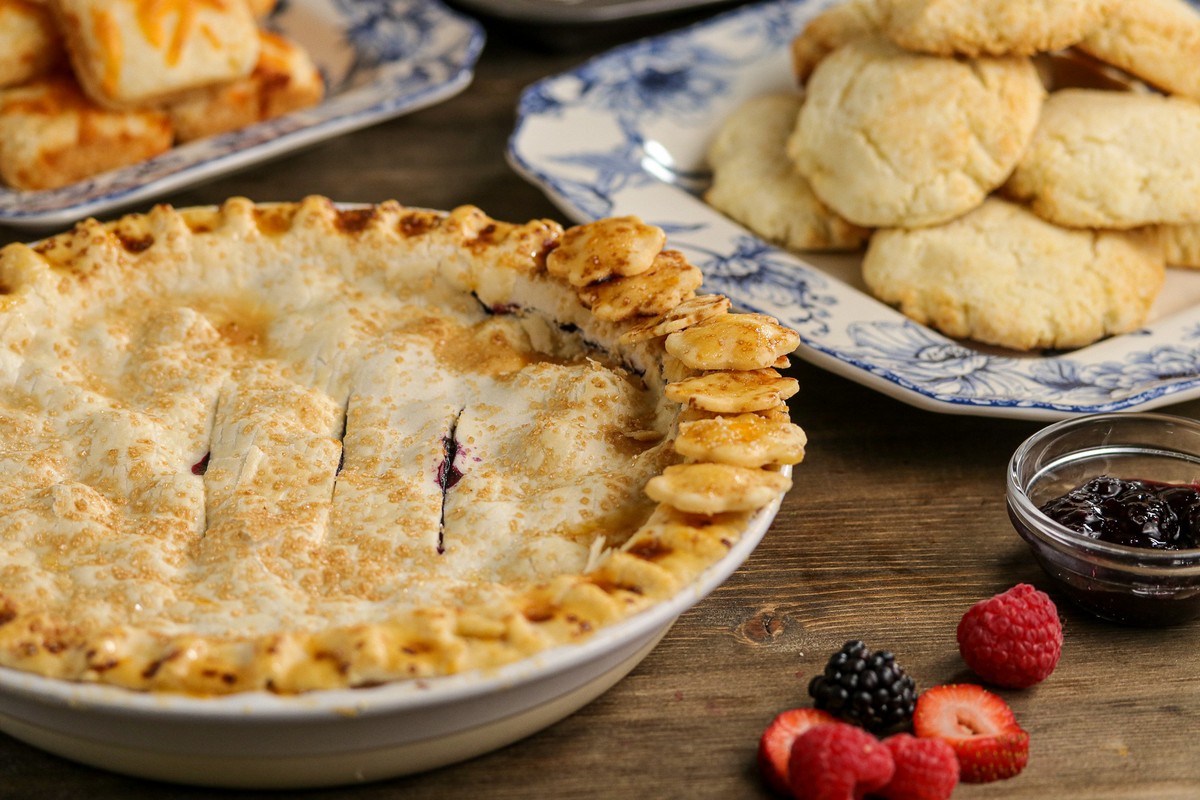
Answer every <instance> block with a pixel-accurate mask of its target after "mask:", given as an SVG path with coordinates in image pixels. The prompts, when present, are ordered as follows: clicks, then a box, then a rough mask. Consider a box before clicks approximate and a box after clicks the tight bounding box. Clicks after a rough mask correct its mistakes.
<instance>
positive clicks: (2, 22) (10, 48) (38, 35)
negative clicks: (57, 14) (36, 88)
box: [0, 0, 63, 87]
mask: <svg viewBox="0 0 1200 800" xmlns="http://www.w3.org/2000/svg"><path fill="white" fill-rule="evenodd" d="M62 60H63V46H62V39H61V37H60V36H59V35H58V29H57V28H56V27H55V25H54V18H53V17H52V16H51V14H50V11H49V10H48V9H47V8H46V7H45V6H43V5H41V4H40V3H34V2H30V0H0V87H3V86H15V85H17V84H19V83H24V82H25V81H27V80H29V79H31V78H36V77H38V76H39V75H44V74H46V73H47V72H49V71H50V69H51V68H53V67H55V66H57V65H58V64H59V63H61V62H62Z"/></svg>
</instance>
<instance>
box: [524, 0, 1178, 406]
mask: <svg viewBox="0 0 1200 800" xmlns="http://www.w3.org/2000/svg"><path fill="white" fill-rule="evenodd" d="M828 5H830V1H829V0H787V1H786V2H768V3H762V4H756V5H749V6H743V7H740V8H738V9H737V10H735V11H732V12H729V13H726V14H723V15H721V16H718V17H716V18H714V19H712V20H709V21H706V22H703V23H700V24H698V25H695V26H692V27H689V28H685V29H682V30H679V31H675V32H672V33H669V34H665V35H662V36H658V37H654V38H650V39H645V40H642V41H638V42H635V43H633V44H630V45H626V46H622V47H620V48H618V49H616V50H613V51H610V52H608V53H606V54H604V55H602V56H600V57H598V58H596V59H593V60H592V61H589V62H587V63H585V64H583V65H582V66H580V67H579V68H577V69H574V70H572V71H570V72H567V73H563V74H561V75H557V76H553V77H550V78H547V79H545V80H543V81H540V82H538V83H535V84H533V85H531V86H530V87H528V88H527V89H526V90H525V92H524V93H523V95H522V97H521V101H520V107H519V109H518V119H517V124H516V128H515V130H514V132H513V134H512V137H511V139H510V141H509V149H508V159H509V162H510V164H511V165H512V166H513V167H514V168H515V169H516V170H517V171H518V172H520V173H521V174H522V175H524V176H525V177H526V178H527V179H528V180H530V181H531V182H533V183H535V184H537V185H539V186H540V187H541V188H542V189H543V190H544V191H545V192H546V194H547V195H548V196H549V197H550V198H551V199H552V200H553V201H554V202H555V203H556V204H557V205H559V206H560V207H561V208H562V209H563V211H564V213H566V214H568V215H570V216H571V217H572V218H573V219H576V220H578V221H587V220H591V219H596V218H598V217H602V216H609V215H624V214H637V215H639V216H641V217H642V218H643V219H645V220H647V221H648V222H652V223H654V224H656V225H659V226H661V227H662V228H664V229H665V230H666V231H667V233H668V235H669V237H670V241H671V246H672V247H676V248H678V249H680V250H682V251H683V252H684V253H685V254H686V255H687V256H688V258H689V259H690V260H691V262H692V263H693V264H695V265H696V266H698V267H700V268H701V269H702V270H703V271H704V275H705V287H706V288H707V289H708V290H709V291H714V292H720V293H722V294H726V295H728V296H729V297H730V298H731V299H733V300H734V302H735V303H737V304H738V305H740V306H742V307H743V308H746V309H749V310H754V311H760V312H763V313H767V314H771V315H773V316H776V317H779V318H780V319H781V320H782V321H784V322H785V323H786V324H788V325H790V326H792V327H794V328H795V329H796V330H798V331H799V332H800V335H801V344H800V348H799V349H798V350H797V355H798V356H800V357H801V358H804V359H805V360H808V361H810V362H812V363H814V364H817V365H819V366H821V367H824V368H826V369H829V370H831V371H833V372H836V373H838V374H841V375H844V376H846V377H848V378H850V379H852V380H855V381H857V382H859V383H862V384H864V385H866V386H870V387H872V388H874V389H876V390H879V391H881V392H884V393H886V394H888V395H891V396H893V397H896V398H898V399H900V400H903V401H905V402H907V403H910V404H912V405H915V406H918V407H921V408H925V409H929V410H933V411H939V412H947V413H958V414H975V415H986V416H996V417H1010V418H1021V419H1060V418H1064V417H1068V416H1072V415H1076V414H1087V413H1095V412H1101V411H1122V410H1133V409H1137V410H1147V409H1150V408H1154V407H1158V406H1162V405H1166V404H1169V403H1176V402H1181V401H1183V400H1187V399H1191V398H1194V397H1197V396H1200V273H1198V272H1192V271H1184V270H1170V271H1169V273H1170V274H1169V275H1168V279H1167V285H1166V287H1165V288H1164V290H1163V292H1162V294H1161V296H1160V298H1159V300H1158V302H1157V303H1156V304H1155V306H1154V308H1153V309H1152V310H1151V314H1150V318H1149V321H1148V323H1147V325H1146V326H1145V327H1144V328H1142V329H1141V330H1138V331H1136V332H1133V333H1129V334H1126V335H1123V336H1116V337H1112V338H1109V339H1106V340H1104V341H1101V342H1098V343H1096V344H1094V345H1091V346H1089V347H1085V348H1082V349H1079V350H1074V351H1070V352H1062V353H1041V354H1031V355H1024V354H1014V353H1012V352H1008V351H1000V350H997V349H995V348H987V347H984V346H981V345H978V344H976V343H973V342H968V341H958V340H952V339H948V338H946V337H945V336H942V335H941V334H940V333H938V332H936V331H934V330H931V329H929V328H927V327H925V326H922V325H918V324H916V323H914V322H912V321H911V320H908V319H907V318H905V317H904V316H903V315H901V314H900V313H899V312H897V311H895V310H894V309H892V308H889V307H888V306H885V305H883V304H881V303H879V302H877V301H875V300H874V299H872V298H871V297H869V296H868V294H867V292H866V290H865V287H864V286H863V284H862V281H861V278H860V277H859V261H858V257H857V256H854V257H848V256H818V255H812V256H805V257H804V258H800V257H797V256H796V255H793V254H789V253H787V252H784V251H782V250H780V249H778V248H775V247H773V246H771V245H768V244H766V243H765V242H763V241H762V240H760V239H759V238H757V237H756V236H754V235H753V234H751V233H750V232H749V231H747V230H746V229H745V228H742V227H740V226H739V225H737V224H736V223H734V222H732V221H730V220H729V219H727V218H726V217H724V216H722V215H721V214H719V213H718V212H716V211H714V210H713V209H711V208H710V207H708V206H707V205H705V204H704V202H703V201H702V200H701V199H700V193H701V192H702V191H703V189H704V188H705V187H706V186H707V183H708V173H707V166H706V163H705V155H704V154H705V149H706V147H707V144H708V142H709V140H710V138H711V137H712V135H713V133H714V132H715V130H716V128H717V126H718V125H719V124H720V122H721V121H722V120H723V119H724V118H725V116H726V115H727V114H728V113H729V112H730V111H732V110H733V109H734V108H735V107H736V106H737V105H739V104H740V103H741V102H743V101H744V100H746V99H748V98H750V97H752V96H754V95H756V94H761V93H763V92H767V91H774V90H783V89H788V88H792V87H793V83H792V72H791V67H790V63H789V53H788V49H789V44H790V42H791V39H792V38H793V36H794V35H795V33H796V32H797V31H798V30H800V29H801V28H802V27H803V25H804V24H805V23H806V22H807V20H808V19H810V18H811V17H812V16H813V15H814V14H815V13H817V12H818V11H819V10H821V9H822V8H824V7H826V6H828Z"/></svg>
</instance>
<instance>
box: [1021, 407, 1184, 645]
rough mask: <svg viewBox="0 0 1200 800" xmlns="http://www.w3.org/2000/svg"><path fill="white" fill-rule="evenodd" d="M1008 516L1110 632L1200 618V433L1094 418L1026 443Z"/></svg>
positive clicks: (1179, 420) (1158, 418)
mask: <svg viewBox="0 0 1200 800" xmlns="http://www.w3.org/2000/svg"><path fill="white" fill-rule="evenodd" d="M1007 495H1008V515H1009V518H1010V519H1011V520H1012V523H1013V526H1014V527H1015V528H1016V530H1017V533H1019V534H1020V535H1021V538H1023V539H1024V540H1025V542H1026V543H1027V544H1028V545H1029V547H1030V549H1031V550H1032V551H1033V555H1034V557H1035V558H1036V559H1037V561H1038V563H1040V564H1041V566H1042V568H1043V569H1044V570H1045V571H1046V573H1047V574H1048V575H1050V577H1052V578H1054V579H1055V580H1056V581H1058V583H1059V585H1060V588H1061V589H1062V590H1063V591H1064V592H1065V593H1066V594H1067V596H1069V597H1070V598H1071V599H1072V600H1073V601H1074V602H1075V603H1076V604H1077V605H1079V606H1081V607H1083V608H1085V609H1087V610H1088V611H1090V612H1092V613H1093V614H1095V615H1097V616H1099V617H1101V618H1103V619H1107V620H1111V621H1113V622H1119V623H1123V624H1128V625H1146V626H1150V625H1170V624H1175V623H1179V622H1184V621H1186V620H1190V619H1194V618H1196V617H1200V547H1198V546H1197V544H1200V422H1197V421H1196V420H1192V419H1188V418H1184V417H1176V416H1168V415H1164V414H1096V415H1091V416H1086V417H1079V418H1075V419H1070V420H1067V421H1064V422H1059V423H1056V424H1054V425H1050V426H1049V427H1046V428H1043V429H1042V430H1040V431H1038V432H1037V433H1035V434H1034V435H1033V436H1031V437H1029V438H1028V439H1027V440H1025V442H1023V443H1022V444H1021V446H1020V447H1018V448H1017V450H1016V452H1015V453H1014V454H1013V456H1012V459H1011V461H1010V462H1009V467H1008V486H1007Z"/></svg>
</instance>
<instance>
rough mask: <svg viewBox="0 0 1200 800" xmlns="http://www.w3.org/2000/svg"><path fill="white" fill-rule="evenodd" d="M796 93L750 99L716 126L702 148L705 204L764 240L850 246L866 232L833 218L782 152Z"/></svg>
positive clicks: (807, 246) (799, 246)
mask: <svg viewBox="0 0 1200 800" xmlns="http://www.w3.org/2000/svg"><path fill="white" fill-rule="evenodd" d="M801 102H802V99H801V97H800V96H799V95H798V94H789V93H783V92H780V93H777V94H767V95H762V96H760V97H755V98H752V99H750V100H748V101H747V102H745V103H743V104H742V105H741V106H740V107H738V108H737V109H736V110H735V111H734V112H733V113H732V114H730V115H729V116H728V117H726V119H725V120H724V122H723V123H722V124H721V127H720V129H719V130H718V131H717V135H716V137H715V138H714V139H713V141H712V144H711V145H710V146H709V150H708V163H709V166H710V167H711V168H712V171H713V181H712V185H711V186H710V187H709V189H708V191H707V192H706V193H705V195H704V199H705V201H707V202H708V203H709V205H711V206H713V207H714V208H716V209H717V210H718V211H721V212H722V213H724V214H725V215H727V216H729V217H730V218H732V219H733V220H735V221H737V222H739V223H741V224H742V225H745V226H746V227H747V228H749V229H750V230H752V231H754V232H755V233H757V234H758V235H759V236H761V237H763V238H764V239H766V240H768V241H771V242H774V243H776V244H779V245H782V246H784V247H788V248H791V249H794V250H831V249H842V250H844V249H855V248H858V247H860V246H861V245H862V244H863V243H864V242H865V241H866V240H867V236H868V235H869V234H868V231H866V230H864V229H862V228H859V227H858V226H856V225H852V224H851V223H849V222H847V221H846V220H844V219H842V218H841V217H839V216H838V215H837V214H835V213H834V212H833V211H831V210H830V209H829V207H828V206H826V205H825V204H824V203H822V202H821V201H820V199H818V198H817V196H816V195H815V194H813V191H812V188H811V187H810V186H809V185H808V181H806V180H805V179H804V177H803V176H802V175H800V173H799V172H797V171H796V168H795V166H794V165H793V164H792V162H791V161H790V160H789V159H788V157H787V154H786V153H785V152H784V142H786V141H787V137H788V135H789V134H790V133H791V131H792V128H793V127H794V126H795V124H796V115H797V113H799V111H800V104H801Z"/></svg>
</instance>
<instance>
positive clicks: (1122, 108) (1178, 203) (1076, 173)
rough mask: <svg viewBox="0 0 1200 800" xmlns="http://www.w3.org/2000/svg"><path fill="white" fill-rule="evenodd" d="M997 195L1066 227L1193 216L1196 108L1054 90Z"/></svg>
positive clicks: (1197, 191)
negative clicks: (1006, 197)
mask: <svg viewBox="0 0 1200 800" xmlns="http://www.w3.org/2000/svg"><path fill="white" fill-rule="evenodd" d="M1005 192H1006V193H1007V194H1008V195H1009V196H1010V197H1013V198H1016V199H1018V200H1021V201H1025V202H1028V203H1029V204H1030V206H1031V207H1032V208H1033V210H1034V211H1035V212H1037V214H1039V215H1040V216H1042V217H1044V218H1045V219H1047V220H1049V221H1050V222H1054V223H1057V224H1059V225H1065V226H1068V227H1081V228H1086V227H1095V228H1134V227H1138V226H1141V225H1147V224H1154V223H1172V224H1180V223H1190V222H1200V104H1197V103H1194V102H1192V101H1190V100H1185V99H1183V98H1178V97H1164V96H1162V95H1157V94H1142V93H1130V92H1108V91H1100V90H1089V89H1066V90H1063V91H1061V92H1054V93H1053V94H1051V95H1050V96H1049V98H1048V99H1047V100H1046V103H1045V107H1044V108H1043V109H1042V117H1041V121H1040V122H1039V123H1038V126H1037V131H1036V132H1035V134H1034V137H1033V141H1032V142H1030V144H1029V147H1028V148H1027V149H1026V151H1025V153H1024V155H1023V156H1022V157H1021V160H1020V162H1019V163H1018V165H1017V168H1016V169H1015V170H1014V171H1013V174H1012V177H1011V179H1010V180H1009V181H1008V183H1007V185H1006V186H1005Z"/></svg>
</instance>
